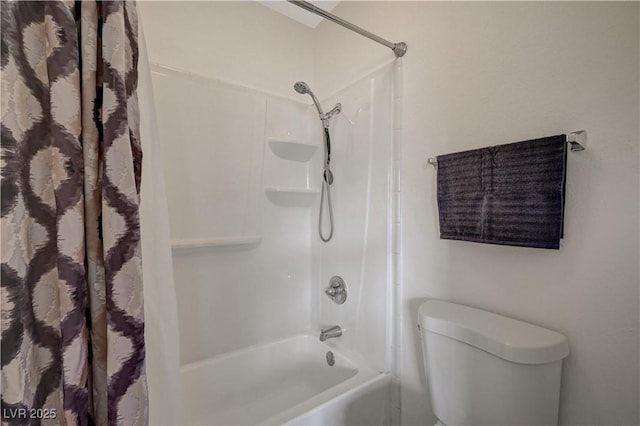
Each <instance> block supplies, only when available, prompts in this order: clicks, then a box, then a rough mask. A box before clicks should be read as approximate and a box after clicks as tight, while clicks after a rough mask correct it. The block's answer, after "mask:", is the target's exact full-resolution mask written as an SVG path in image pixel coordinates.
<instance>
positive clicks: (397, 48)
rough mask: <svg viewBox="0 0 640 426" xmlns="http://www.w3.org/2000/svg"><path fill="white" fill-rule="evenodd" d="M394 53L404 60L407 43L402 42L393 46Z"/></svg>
mask: <svg viewBox="0 0 640 426" xmlns="http://www.w3.org/2000/svg"><path fill="white" fill-rule="evenodd" d="M391 50H393V53H395V54H396V58H402V57H403V56H404V54H405V53H407V43H405V42H404V41H401V42H400V43H396V44H394V46H393V49H391Z"/></svg>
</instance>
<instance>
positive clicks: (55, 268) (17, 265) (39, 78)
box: [1, 1, 148, 426]
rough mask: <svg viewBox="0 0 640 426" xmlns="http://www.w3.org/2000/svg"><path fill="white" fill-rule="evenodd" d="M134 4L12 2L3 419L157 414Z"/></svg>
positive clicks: (5, 83)
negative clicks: (151, 376) (150, 372)
mask: <svg viewBox="0 0 640 426" xmlns="http://www.w3.org/2000/svg"><path fill="white" fill-rule="evenodd" d="M137 61H138V46H137V15H136V9H135V5H134V4H131V3H129V2H123V1H104V2H95V1H76V2H73V1H66V2H62V1H44V2H22V1H16V2H9V1H3V2H2V180H1V186H2V219H1V226H2V252H1V257H2V269H1V272H2V321H1V326H2V357H1V360H2V370H1V375H2V377H1V378H2V421H3V423H6V424H57V425H75V424H80V425H85V424H98V425H107V424H109V425H115V424H122V425H127V426H128V425H139V424H147V410H148V405H147V384H146V378H145V342H144V316H143V294H142V265H141V241H140V224H139V192H140V184H141V180H140V178H141V166H142V151H141V149H140V139H139V117H138V105H137V96H136V87H137V79H138V76H137Z"/></svg>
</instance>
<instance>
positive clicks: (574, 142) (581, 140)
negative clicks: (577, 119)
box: [427, 130, 587, 168]
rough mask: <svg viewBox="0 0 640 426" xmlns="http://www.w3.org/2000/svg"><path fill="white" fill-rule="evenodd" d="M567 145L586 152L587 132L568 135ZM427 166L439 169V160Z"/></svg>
mask: <svg viewBox="0 0 640 426" xmlns="http://www.w3.org/2000/svg"><path fill="white" fill-rule="evenodd" d="M567 144H568V145H569V148H570V149H571V151H573V152H578V151H584V150H585V149H587V131H586V130H576V131H575V132H571V133H569V134H568V135H567ZM427 164H428V165H430V166H433V167H435V168H437V167H438V159H437V158H435V157H429V158H428V159H427Z"/></svg>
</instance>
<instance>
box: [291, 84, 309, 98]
mask: <svg viewBox="0 0 640 426" xmlns="http://www.w3.org/2000/svg"><path fill="white" fill-rule="evenodd" d="M293 88H294V89H296V92H298V93H300V94H301V95H306V94H307V93H311V89H309V85H308V84H307V83H305V82H304V81H299V82H297V83H296V84H294V85H293Z"/></svg>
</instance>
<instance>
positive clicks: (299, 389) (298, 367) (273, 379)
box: [181, 335, 390, 426]
mask: <svg viewBox="0 0 640 426" xmlns="http://www.w3.org/2000/svg"><path fill="white" fill-rule="evenodd" d="M329 350H331V351H332V352H333V353H334V356H335V364H334V365H333V366H329V365H328V364H327V361H326V353H327V351H329ZM358 364H362V363H358ZM181 373H182V384H183V389H184V400H185V411H186V415H187V419H186V420H187V423H188V424H190V425H283V424H287V425H331V426H339V425H345V426H346V425H348V426H353V425H368V426H374V425H386V424H389V417H390V409H389V392H390V377H389V376H388V375H386V374H381V373H379V372H377V371H375V370H372V369H370V368H368V367H366V366H363V365H357V364H356V363H354V362H353V361H352V360H350V359H349V358H347V357H346V356H344V355H342V354H341V353H339V352H338V351H336V350H335V349H334V348H332V347H331V346H329V345H328V344H326V343H322V342H320V341H319V340H318V337H316V336H310V335H300V336H295V337H292V338H288V339H285V340H280V341H277V342H273V343H269V344H266V345H262V346H257V347H251V348H248V349H243V350H239V351H235V352H231V353H228V354H225V355H222V356H219V357H215V358H211V359H207V360H204V361H200V362H196V363H192V364H188V365H185V366H183V367H182V370H181Z"/></svg>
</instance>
